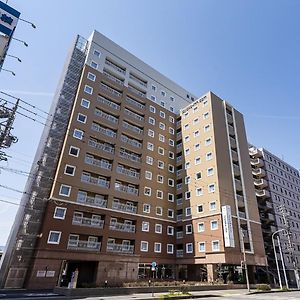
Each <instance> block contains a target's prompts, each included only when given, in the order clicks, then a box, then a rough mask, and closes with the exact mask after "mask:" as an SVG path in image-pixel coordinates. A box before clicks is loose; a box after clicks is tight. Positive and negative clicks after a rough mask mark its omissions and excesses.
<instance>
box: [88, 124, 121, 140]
mask: <svg viewBox="0 0 300 300" xmlns="http://www.w3.org/2000/svg"><path fill="white" fill-rule="evenodd" d="M92 130H94V131H97V132H100V133H102V134H104V135H106V136H110V137H113V138H115V137H116V136H117V134H116V133H115V132H114V131H113V130H111V129H108V128H104V127H102V126H100V125H98V124H95V123H92Z"/></svg>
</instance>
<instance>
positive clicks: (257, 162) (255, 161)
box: [250, 158, 264, 167]
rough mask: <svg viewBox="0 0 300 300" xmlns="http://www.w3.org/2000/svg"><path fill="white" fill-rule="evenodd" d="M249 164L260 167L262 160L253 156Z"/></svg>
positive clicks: (262, 163)
mask: <svg viewBox="0 0 300 300" xmlns="http://www.w3.org/2000/svg"><path fill="white" fill-rule="evenodd" d="M250 162H251V165H253V166H255V167H262V166H263V165H264V162H263V160H262V159H260V158H253V159H251V160H250Z"/></svg>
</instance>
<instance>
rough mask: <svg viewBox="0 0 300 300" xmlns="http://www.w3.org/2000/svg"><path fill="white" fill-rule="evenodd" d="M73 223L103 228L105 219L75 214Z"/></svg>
mask: <svg viewBox="0 0 300 300" xmlns="http://www.w3.org/2000/svg"><path fill="white" fill-rule="evenodd" d="M72 224H73V225H80V226H88V227H96V228H103V226H104V220H99V219H93V218H86V217H79V216H73V219H72Z"/></svg>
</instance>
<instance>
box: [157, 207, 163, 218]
mask: <svg viewBox="0 0 300 300" xmlns="http://www.w3.org/2000/svg"><path fill="white" fill-rule="evenodd" d="M156 214H157V215H158V216H162V214H163V209H162V207H160V206H156Z"/></svg>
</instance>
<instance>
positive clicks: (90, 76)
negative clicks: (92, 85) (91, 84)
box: [87, 72, 96, 81]
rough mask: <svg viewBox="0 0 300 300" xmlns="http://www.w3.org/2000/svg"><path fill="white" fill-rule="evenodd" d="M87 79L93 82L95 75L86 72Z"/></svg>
mask: <svg viewBox="0 0 300 300" xmlns="http://www.w3.org/2000/svg"><path fill="white" fill-rule="evenodd" d="M87 78H88V79H89V80H92V81H95V80H96V75H95V74H93V73H91V72H88V75H87Z"/></svg>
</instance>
